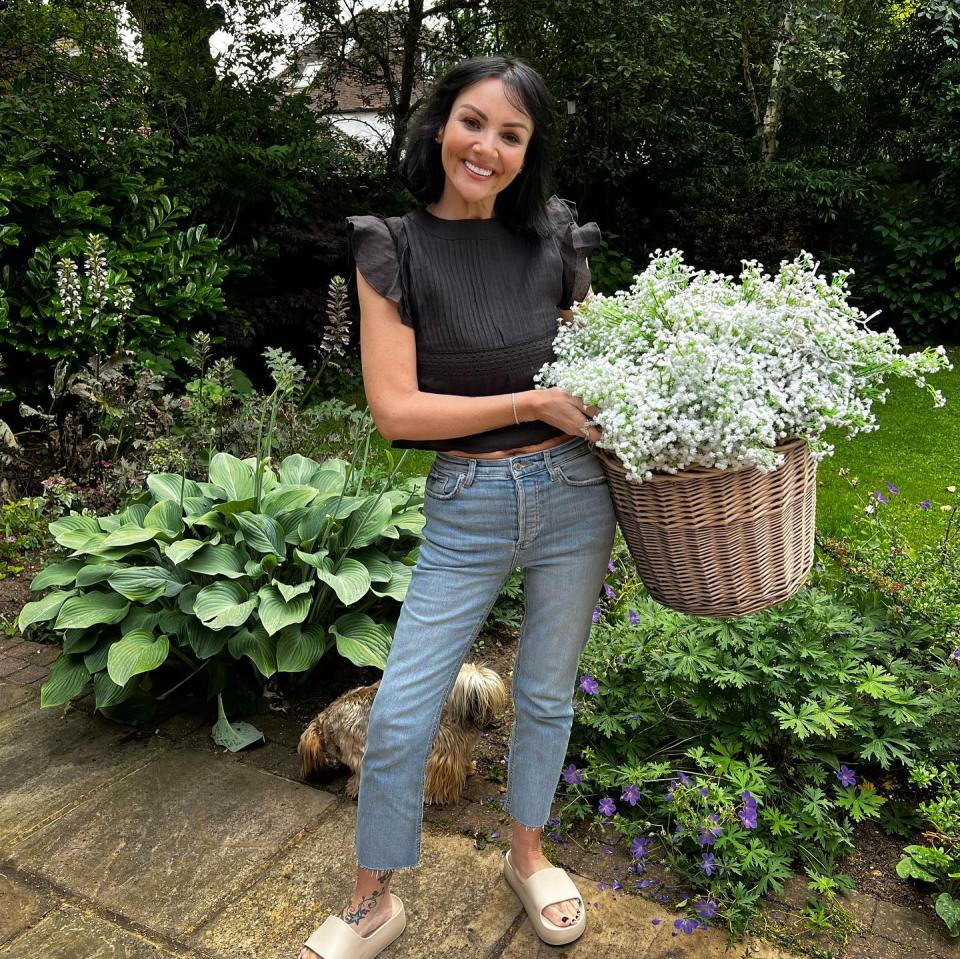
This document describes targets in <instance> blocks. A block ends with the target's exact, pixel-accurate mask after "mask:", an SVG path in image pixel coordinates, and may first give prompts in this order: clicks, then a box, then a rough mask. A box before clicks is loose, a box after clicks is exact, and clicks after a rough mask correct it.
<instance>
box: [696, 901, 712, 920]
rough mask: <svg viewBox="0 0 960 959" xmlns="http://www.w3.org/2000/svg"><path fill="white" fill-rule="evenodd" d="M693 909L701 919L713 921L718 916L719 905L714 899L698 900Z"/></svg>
mask: <svg viewBox="0 0 960 959" xmlns="http://www.w3.org/2000/svg"><path fill="white" fill-rule="evenodd" d="M693 909H694V912H696V914H697V915H698V916H699V917H700V918H701V919H713V917H714V916H716V914H717V903H716V900H714V899H698V900H697V901H696V902H695V903H694V904H693Z"/></svg>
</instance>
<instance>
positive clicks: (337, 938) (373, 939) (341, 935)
mask: <svg viewBox="0 0 960 959" xmlns="http://www.w3.org/2000/svg"><path fill="white" fill-rule="evenodd" d="M390 899H391V902H392V904H393V914H392V915H391V916H390V918H389V919H388V920H387V921H386V922H385V923H384V924H383V925H382V926H380V927H379V928H377V929H375V930H374V931H373V932H371V933H370V935H369V936H361V935H360V934H359V933H357V932H356V931H355V930H354V929H353V928H351V926H350V925H349V924H348V923H346V922H344V921H343V920H342V919H341V918H340V917H339V916H333V915H331V916H327V918H326V919H325V920H324V921H323V923H322V924H321V925H320V926H318V927H317V928H316V929H314V930H313V932H312V933H311V934H310V936H309V937H308V938H307V940H306V941H305V942H304V945H305V946H306V947H307V948H308V949H312V950H313V952H315V953H316V954H317V955H318V956H323V959H374V956H377V955H379V954H380V953H381V952H382V951H383V950H384V949H386V948H387V946H389V945H390V943H392V942H393V941H394V939H396V938H397V936H399V935H400V933H401V932H403V930H404V928H405V927H406V924H407V917H406V914H405V911H404V908H403V902H402V901H401V900H400V898H399V896H395V895H394V894H393V893H392V892H391V893H390Z"/></svg>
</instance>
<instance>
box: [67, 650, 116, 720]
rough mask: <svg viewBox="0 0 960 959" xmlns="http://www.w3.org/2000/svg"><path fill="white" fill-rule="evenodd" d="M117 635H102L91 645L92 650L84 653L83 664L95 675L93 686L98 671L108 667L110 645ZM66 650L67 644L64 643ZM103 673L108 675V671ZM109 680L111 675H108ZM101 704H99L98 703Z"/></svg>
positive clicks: (95, 684) (95, 682)
mask: <svg viewBox="0 0 960 959" xmlns="http://www.w3.org/2000/svg"><path fill="white" fill-rule="evenodd" d="M115 639H116V636H101V637H99V638H98V639H97V641H96V642H95V643H94V644H93V646H91V647H90V650H89V651H88V652H86V653H84V654H83V665H84V666H86V667H87V670H88V672H89V673H90V675H91V676H93V686H94V689H96V686H97V679H98V677H97V673H99V672H100V671H101V670H103V669H106V668H107V656H108V655H109V653H110V647H111V646H112V645H113V642H114V640H115ZM64 651H66V644H64ZM103 675H105V676H106V673H104V674H103ZM107 679H108V680H109V677H107ZM98 705H99V704H98Z"/></svg>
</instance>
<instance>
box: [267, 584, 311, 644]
mask: <svg viewBox="0 0 960 959" xmlns="http://www.w3.org/2000/svg"><path fill="white" fill-rule="evenodd" d="M257 596H258V597H259V600H260V602H259V605H258V607H257V613H258V614H259V616H260V622H261V623H262V624H263V628H264V629H265V630H266V631H267V634H268V635H270V636H272V635H273V634H274V633H278V632H280V630H281V629H283V627H284V626H289V625H291V624H292V623H302V622H303V621H304V620H305V619H306V618H307V614H308V613H309V612H310V597H309V596H295V597H294V598H293V599H292V600H290V602H286V601H285V600H284V598H283V596H282V595H281V593H280V590H278V589H277V588H276V586H261V587H260V590H259V592H258V593H257Z"/></svg>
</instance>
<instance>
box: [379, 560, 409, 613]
mask: <svg viewBox="0 0 960 959" xmlns="http://www.w3.org/2000/svg"><path fill="white" fill-rule="evenodd" d="M390 568H391V570H392V571H393V575H392V576H391V577H390V581H389V582H388V583H387V585H386V586H381V587H380V588H377V587H376V586H371V587H370V591H371V592H372V593H374V594H375V595H377V596H389V597H391V599H396V600H399V601H400V602H401V603H402V602H403V600H404V597H405V596H406V595H407V587H408V586H409V585H410V577H411V576H412V575H413V567H412V566H405V565H404V564H403V563H401V562H400V561H399V560H396V559H395V560H392V561H391V563H390Z"/></svg>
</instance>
